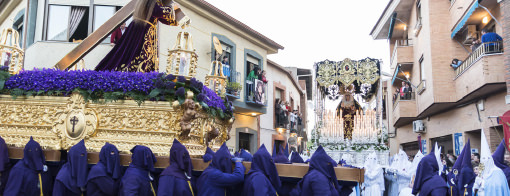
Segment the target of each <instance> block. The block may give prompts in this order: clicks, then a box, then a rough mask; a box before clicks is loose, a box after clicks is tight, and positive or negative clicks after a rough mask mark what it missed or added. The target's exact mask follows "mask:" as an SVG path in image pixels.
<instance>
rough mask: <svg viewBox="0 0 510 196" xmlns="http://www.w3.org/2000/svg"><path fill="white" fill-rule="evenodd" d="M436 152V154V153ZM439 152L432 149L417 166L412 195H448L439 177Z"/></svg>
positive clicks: (443, 182) (436, 149) (446, 188)
mask: <svg viewBox="0 0 510 196" xmlns="http://www.w3.org/2000/svg"><path fill="white" fill-rule="evenodd" d="M436 152H437V153H436ZM439 152H440V150H439V149H438V148H437V143H436V147H435V149H433V150H432V151H431V152H430V153H429V154H428V155H427V156H425V157H423V159H422V160H421V161H420V163H419V164H418V168H417V169H416V177H415V178H414V184H413V192H412V193H413V195H417V194H418V193H420V196H445V195H446V194H447V193H448V187H447V186H446V182H445V181H444V180H443V178H442V177H441V176H439V165H440V164H439V163H440V162H438V161H437V160H441V157H440V156H439Z"/></svg>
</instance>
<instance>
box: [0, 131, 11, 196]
mask: <svg viewBox="0 0 510 196" xmlns="http://www.w3.org/2000/svg"><path fill="white" fill-rule="evenodd" d="M11 166H12V165H11V163H10V160H9V148H8V147H7V144H6V143H5V140H4V138H2V137H0V175H1V176H0V193H3V192H4V190H5V185H6V184H7V179H9V173H10V171H11Z"/></svg>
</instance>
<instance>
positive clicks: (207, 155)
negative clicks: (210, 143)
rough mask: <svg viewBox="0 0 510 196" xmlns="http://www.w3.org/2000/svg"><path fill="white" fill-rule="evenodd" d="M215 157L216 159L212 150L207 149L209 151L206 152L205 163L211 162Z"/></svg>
mask: <svg viewBox="0 0 510 196" xmlns="http://www.w3.org/2000/svg"><path fill="white" fill-rule="evenodd" d="M213 157H214V151H213V150H212V149H211V148H209V147H207V150H205V154H204V156H203V159H204V162H209V161H211V160H212V158H213Z"/></svg>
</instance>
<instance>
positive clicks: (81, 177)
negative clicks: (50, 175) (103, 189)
mask: <svg viewBox="0 0 510 196" xmlns="http://www.w3.org/2000/svg"><path fill="white" fill-rule="evenodd" d="M87 164H88V163H87V148H86V147H85V142H84V141H83V140H81V141H80V142H78V143H77V144H76V145H74V146H73V147H71V149H69V152H68V153H67V163H65V164H64V165H63V166H62V168H61V169H60V171H59V172H58V174H57V178H56V179H55V186H54V187H53V195H55V196H60V195H65V196H68V195H76V196H81V195H82V192H83V191H85V188H86V185H87V173H88V166H87Z"/></svg>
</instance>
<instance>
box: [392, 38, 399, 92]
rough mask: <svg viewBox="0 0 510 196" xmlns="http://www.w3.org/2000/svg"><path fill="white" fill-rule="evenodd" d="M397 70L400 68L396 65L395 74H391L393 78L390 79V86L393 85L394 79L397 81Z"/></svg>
mask: <svg viewBox="0 0 510 196" xmlns="http://www.w3.org/2000/svg"><path fill="white" fill-rule="evenodd" d="M395 47H396V46H395ZM399 68H400V66H398V65H397V68H395V73H394V74H393V78H392V79H391V85H393V83H395V79H397V75H398V71H399V70H398V69H399Z"/></svg>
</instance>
